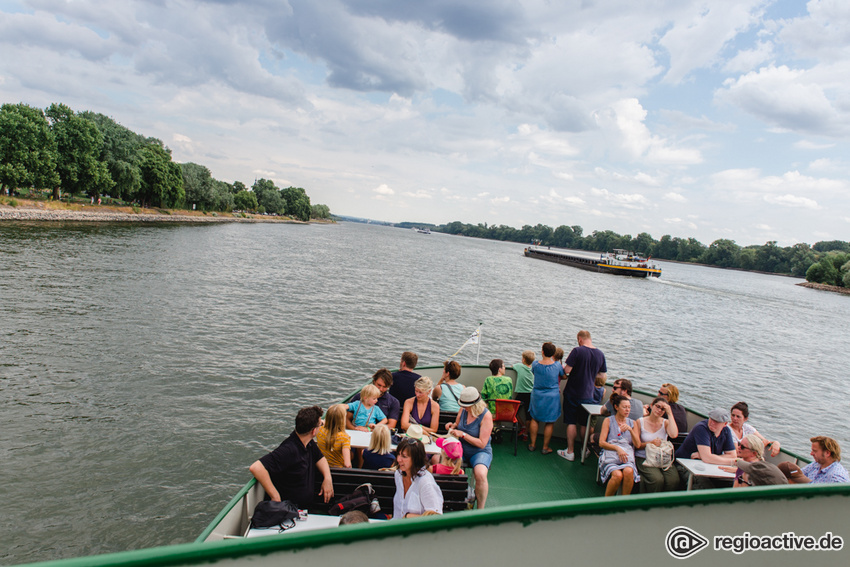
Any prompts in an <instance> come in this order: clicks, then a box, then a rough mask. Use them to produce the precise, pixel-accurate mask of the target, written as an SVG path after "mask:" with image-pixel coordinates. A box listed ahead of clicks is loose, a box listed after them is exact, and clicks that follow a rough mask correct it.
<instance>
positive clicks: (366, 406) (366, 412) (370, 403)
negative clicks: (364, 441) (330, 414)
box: [345, 384, 387, 431]
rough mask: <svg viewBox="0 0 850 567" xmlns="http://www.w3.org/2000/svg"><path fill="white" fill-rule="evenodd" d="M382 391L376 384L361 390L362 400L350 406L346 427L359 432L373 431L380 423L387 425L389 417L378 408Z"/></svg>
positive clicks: (367, 385)
mask: <svg viewBox="0 0 850 567" xmlns="http://www.w3.org/2000/svg"><path fill="white" fill-rule="evenodd" d="M380 395H381V391H380V390H378V388H377V387H376V386H375V385H374V384H366V385H365V386H363V389H362V390H360V400H358V401H356V402H351V403H350V404H348V415H347V416H346V418H345V426H346V427H347V428H348V429H356V430H358V431H371V429H372V427H374V426H375V425H377V424H379V423H384V424H386V423H387V416H386V415H384V412H383V411H381V408H379V407H378V405H377V404H378V398H379V397H380Z"/></svg>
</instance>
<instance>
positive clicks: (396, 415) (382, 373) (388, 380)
mask: <svg viewBox="0 0 850 567" xmlns="http://www.w3.org/2000/svg"><path fill="white" fill-rule="evenodd" d="M372 384H374V385H375V387H376V388H377V389H378V391H379V392H380V393H381V395H380V396H378V407H379V408H381V411H382V412H384V415H385V416H387V427H389V428H390V429H395V428H396V425H398V420H399V419H401V403H399V401H398V400H397V399H396V398H395V396H393V395H392V394H390V392H389V390H390V388H391V387H392V385H393V375H392V372H390V371H389V370H387V369H386V368H381V369H380V370H378V371H377V372H375V374H373V375H372ZM359 399H360V393H357V394H355V395H354V397H353V398H351V401H352V402H356V401H357V400H359Z"/></svg>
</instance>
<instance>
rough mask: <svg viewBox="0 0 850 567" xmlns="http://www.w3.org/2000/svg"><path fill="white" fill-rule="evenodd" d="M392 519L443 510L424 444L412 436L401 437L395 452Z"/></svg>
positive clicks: (440, 496)
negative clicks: (395, 466) (395, 468)
mask: <svg viewBox="0 0 850 567" xmlns="http://www.w3.org/2000/svg"><path fill="white" fill-rule="evenodd" d="M396 453H397V457H396V460H397V461H398V470H397V471H395V496H394V497H393V515H392V519H393V520H399V519H401V518H415V517H417V516H422V515H424V514H425V512H428V511H431V512H435V513H437V514H442V513H443V492H442V491H441V490H440V487H439V486H438V485H437V481H435V480H434V477H433V475H432V474H431V473H430V472H428V461H427V458H426V455H425V446H424V445H422V443H421V442H419V441H417V440H416V439H410V438H404V439H402V440H401V443H399V444H398V449H397V451H396Z"/></svg>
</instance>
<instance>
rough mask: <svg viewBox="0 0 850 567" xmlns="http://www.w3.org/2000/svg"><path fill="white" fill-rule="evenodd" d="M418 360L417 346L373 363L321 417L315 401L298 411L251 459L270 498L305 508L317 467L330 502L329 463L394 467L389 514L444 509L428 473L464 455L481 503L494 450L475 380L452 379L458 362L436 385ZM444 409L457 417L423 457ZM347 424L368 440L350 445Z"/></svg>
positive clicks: (459, 462) (445, 470) (444, 470)
mask: <svg viewBox="0 0 850 567" xmlns="http://www.w3.org/2000/svg"><path fill="white" fill-rule="evenodd" d="M417 361H418V357H417V356H416V355H415V354H414V353H412V352H405V353H404V354H403V355H402V358H401V364H400V368H399V370H398V371H397V372H390V371H389V370H387V369H386V368H382V369H380V370H378V371H377V372H376V373H375V374H374V375H373V377H372V381H371V383H370V384H367V385H366V386H364V387H363V388H362V389H361V391H360V392H359V393H358V394H357V395H355V396H354V398H353V399H352V401H351V402H350V403H348V404H336V405H333V406H331V407H330V408H329V409H328V411H327V414H326V415H325V419H322V410H321V408H319V407H318V406H313V407H309V408H303V409H302V410H301V411H299V412H298V415H297V417H296V420H295V431H294V432H292V434H291V435H290V436H289V438H287V439H286V440H285V441H284V442H283V443H281V445H280V446H279V447H278V448H277V449H275V450H274V451H272V452H271V453H269V454H267V455H265V456H264V457H262V458H261V459H259V460H258V461H256V462H255V463H254V464H252V465H251V467H250V471H251V473H252V474H253V475H254V477H255V478H256V479H257V481H258V482H259V483H260V484H261V485H262V487H263V488H264V490H265V491H266V495H267V496H268V498H270V499H271V500H274V501H280V500H290V501H292V502H293V503H295V504H296V505H297V506H298V507H299V508H309V507H310V505H312V504H313V497H314V494H313V486H314V482H315V478H316V474H317V473H318V474H321V475H322V477H323V481H322V483H321V489H320V491H319V494H318V496H320V497H321V498H322V499H323V501H324V502H325V503H327V502H329V501H330V500H331V499H332V498H333V497H334V491H333V480H332V474H333V473H332V469H334V468H337V467H347V468H350V467H352V466H358V467H361V468H366V469H373V470H386V469H392V470H394V475H395V482H396V494H395V498H394V499H393V510H392V512H391V513H388V514H387V517H389V518H404V517H415V516H420V515H427V514H442V511H443V510H442V508H443V496H442V494H441V492H440V488H439V486H438V485H437V483H436V481H435V480H434V478H433V476H432V475H433V474H453V475H457V474H463V472H464V468H463V466H464V463H466V464H468V466H469V467H471V468H472V470H473V474H474V476H475V496H476V504H477V506H478V507H479V508H483V507H484V506H485V504H486V500H487V494H488V482H487V472H488V470H489V468H490V464H491V462H492V457H493V452H492V448H491V445H490V437H491V433H492V429H493V418H492V415H491V414H490V412H489V411H487V410H488V406H487V403H486V402H485V401H484V399H482V396H481V394H480V393H479V391H478V390H477V389H476V388H474V387H464V386H463V385H462V384H460V383H459V382H458V381H457V379H458V377H459V376H460V372H461V367H460V364H458V363H457V362H455V361H447V362H446V363H445V364H444V370H443V375H442V377H441V379H440V381H439V382H438V384H437V385H436V387H434V386H433V384H432V381H431V379H430V378H428V377H427V376H420V375H418V374H416V373H415V372H413V369H414V368H415V367H416V363H417ZM499 365H500V366H501V367H502V368H501V370H502V374H503V373H504V367H503V365H502V364H501V361H499ZM508 384H510V380H509V379H508ZM441 411H444V412H445V411H452V412H454V411H456V412H457V417H456V419H455V420H454V421H453V422H450V423H448V424H447V425H446V426H445V427H446V433H447V435H446V436H445V437H440V438H437V439H436V441H435V444H436V445H437V447H439V448H440V454H439V455H434V456H433V457H432V458H428V456H427V454H426V451H425V445H424V444H425V443H429V442H430V440H431V439H430V436H433V435H434V434H436V433H437V431H438V428H439V419H440V412H441ZM396 428H397V429H398V430H399V431H400V433H401V437H402V438H401V439H400V441H399V443H398V446H397V447H396V450H395V451H393V450H392V434H391V430H392V429H396ZM346 430H357V431H368V432H370V437H369V447H368V448H365V449H361V450H353V449H352V447H351V436H350V435H349V434H348V433H347V432H346ZM352 517H355V518H356V517H357V516H356V515H353V516H352Z"/></svg>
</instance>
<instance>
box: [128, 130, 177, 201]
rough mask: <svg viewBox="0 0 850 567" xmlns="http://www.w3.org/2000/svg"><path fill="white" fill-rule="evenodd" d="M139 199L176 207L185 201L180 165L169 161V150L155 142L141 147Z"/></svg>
mask: <svg viewBox="0 0 850 567" xmlns="http://www.w3.org/2000/svg"><path fill="white" fill-rule="evenodd" d="M139 169H140V171H141V189H140V192H139V196H140V201H141V203H142V204H143V205H148V204H150V205H153V206H154V207H176V206H179V205H180V204H182V203H183V202H184V201H185V197H186V195H185V193H184V192H183V174H182V171H181V169H180V166H179V165H177V164H176V163H174V162H172V161H171V152H170V151H169V150H168V149H166V148H164V147H162V146H160V145H157V144H148V145H147V146H145V147H144V148H142V151H141V155H140V161H139Z"/></svg>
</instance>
